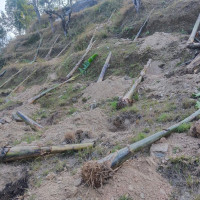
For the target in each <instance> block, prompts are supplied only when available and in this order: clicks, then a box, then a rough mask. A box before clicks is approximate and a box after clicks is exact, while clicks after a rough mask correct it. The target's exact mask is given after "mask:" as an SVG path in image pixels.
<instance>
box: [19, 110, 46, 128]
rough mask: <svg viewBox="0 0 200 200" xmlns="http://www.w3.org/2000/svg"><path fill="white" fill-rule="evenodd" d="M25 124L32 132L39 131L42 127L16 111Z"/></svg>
mask: <svg viewBox="0 0 200 200" xmlns="http://www.w3.org/2000/svg"><path fill="white" fill-rule="evenodd" d="M16 114H17V115H18V116H19V117H20V118H21V119H22V120H23V121H24V122H25V123H26V124H28V125H29V126H30V127H31V128H32V129H33V130H35V131H39V130H42V129H43V128H44V127H43V126H41V125H40V124H38V123H37V122H35V121H33V120H32V119H30V118H29V117H27V116H26V115H24V114H23V113H21V112H19V111H17V113H16Z"/></svg>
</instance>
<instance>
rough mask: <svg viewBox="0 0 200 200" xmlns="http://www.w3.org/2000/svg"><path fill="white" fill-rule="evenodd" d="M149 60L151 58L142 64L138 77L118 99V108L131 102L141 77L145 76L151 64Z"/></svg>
mask: <svg viewBox="0 0 200 200" xmlns="http://www.w3.org/2000/svg"><path fill="white" fill-rule="evenodd" d="M151 62H152V60H151V59H150V60H149V61H148V63H147V64H146V65H145V66H144V69H143V70H142V71H141V72H140V76H139V78H138V79H137V80H136V81H135V82H134V84H133V86H132V87H131V89H130V90H129V91H128V92H127V93H126V94H125V96H124V97H123V98H122V99H120V100H119V102H118V104H117V108H118V109H121V108H123V107H125V106H128V105H131V104H132V103H133V94H134V93H135V92H136V90H137V87H138V85H139V84H140V83H141V82H142V79H143V77H144V76H145V74H146V71H147V69H148V68H149V67H150V66H151Z"/></svg>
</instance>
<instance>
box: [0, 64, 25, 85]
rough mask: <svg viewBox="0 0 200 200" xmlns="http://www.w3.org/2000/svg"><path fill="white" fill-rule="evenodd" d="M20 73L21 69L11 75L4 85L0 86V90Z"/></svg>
mask: <svg viewBox="0 0 200 200" xmlns="http://www.w3.org/2000/svg"><path fill="white" fill-rule="evenodd" d="M21 71H22V68H21V69H20V70H19V71H18V72H17V73H16V74H13V75H12V76H11V77H10V78H9V79H8V80H7V81H6V82H5V83H3V84H2V85H1V86H0V89H1V88H2V87H3V86H5V85H6V84H7V83H9V82H10V81H11V80H12V79H13V78H14V77H15V76H17V75H18V74H19V73H20V72H21Z"/></svg>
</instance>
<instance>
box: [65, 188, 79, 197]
mask: <svg viewBox="0 0 200 200" xmlns="http://www.w3.org/2000/svg"><path fill="white" fill-rule="evenodd" d="M65 192H66V193H65V195H66V198H72V197H74V196H75V195H76V194H77V192H78V189H77V187H75V186H74V187H70V188H66V189H65Z"/></svg>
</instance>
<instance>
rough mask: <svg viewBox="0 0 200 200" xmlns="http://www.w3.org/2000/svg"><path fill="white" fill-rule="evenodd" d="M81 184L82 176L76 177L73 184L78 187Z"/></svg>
mask: <svg viewBox="0 0 200 200" xmlns="http://www.w3.org/2000/svg"><path fill="white" fill-rule="evenodd" d="M81 184H82V178H78V179H76V180H75V181H74V186H76V187H78V186H80V185H81Z"/></svg>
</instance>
